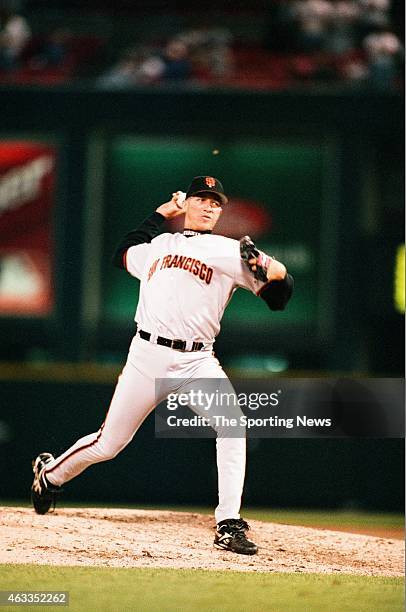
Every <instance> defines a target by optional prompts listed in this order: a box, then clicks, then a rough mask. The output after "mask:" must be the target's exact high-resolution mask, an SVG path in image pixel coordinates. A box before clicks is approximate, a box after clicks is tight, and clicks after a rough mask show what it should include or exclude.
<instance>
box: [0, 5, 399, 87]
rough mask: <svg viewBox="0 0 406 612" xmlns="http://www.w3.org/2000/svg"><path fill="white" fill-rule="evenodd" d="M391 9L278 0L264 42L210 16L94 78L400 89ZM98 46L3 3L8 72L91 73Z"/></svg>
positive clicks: (132, 49) (121, 82)
mask: <svg viewBox="0 0 406 612" xmlns="http://www.w3.org/2000/svg"><path fill="white" fill-rule="evenodd" d="M392 1H395V0H392ZM391 8H392V6H391V0H279V1H278V0H274V1H273V2H271V3H270V4H269V7H268V9H267V11H264V14H263V23H264V28H263V31H262V35H260V36H259V37H258V40H257V41H256V42H255V41H254V42H253V41H252V40H250V41H249V43H247V42H246V41H245V42H244V41H243V40H241V39H239V38H238V36H236V35H235V34H234V33H233V31H232V28H231V27H229V26H228V25H221V20H219V19H216V20H212V21H211V22H209V21H208V20H207V23H204V19H203V18H202V22H203V25H202V23H200V24H199V26H198V27H194V28H193V27H192V28H185V29H184V30H181V31H180V32H179V33H177V34H176V35H172V36H170V37H168V38H167V39H166V40H165V37H164V38H163V40H159V41H156V40H155V41H151V42H149V41H148V36H145V37H144V38H143V40H142V41H137V40H134V41H133V44H130V45H126V46H124V48H121V49H120V48H116V49H114V50H113V58H112V61H110V62H109V63H108V65H107V66H106V65H104V66H103V65H102V66H100V68H99V69H98V70H97V71H96V73H97V72H98V74H96V75H94V74H92V78H93V82H95V84H96V86H97V87H99V88H106V89H112V88H129V87H134V86H140V85H156V84H160V83H179V82H182V83H187V84H191V85H193V86H210V85H219V84H220V85H224V86H233V85H236V86H238V84H243V85H247V86H251V87H255V86H261V85H262V86H263V87H264V88H275V89H277V88H285V87H289V86H292V85H293V86H294V85H298V84H309V83H310V84H314V83H323V82H324V83H331V82H333V83H344V84H356V85H359V86H372V87H375V88H386V89H390V88H393V87H398V86H400V85H401V83H402V82H403V63H404V46H403V42H402V40H401V38H400V36H399V27H398V24H394V23H393V18H392V13H391ZM226 22H227V19H226V18H225V19H224V23H226ZM146 41H147V42H146ZM92 45H93V46H92ZM103 45H105V46H107V45H108V41H102V42H101V43H100V45H99V46H103ZM97 50H98V45H97V44H94V41H93V43H91V39H90V38H89V39H88V40H87V41H84V40H83V37H82V40H80V37H78V36H75V35H74V34H73V33H72V32H70V31H69V30H68V29H66V28H64V27H57V28H55V29H53V30H52V31H50V32H47V33H46V34H45V35H44V34H43V33H42V34H41V36H38V35H37V36H34V35H33V33H32V30H31V27H30V23H29V20H28V19H27V18H26V17H24V16H23V14H22V12H21V11H20V12H19V11H16V10H13V9H12V8H10V7H8V8H4V7H2V5H1V4H0V80H1V77H2V76H3V77H5V78H8V79H9V78H10V76H11V77H12V76H13V75H16V74H18V73H19V74H20V77H21V78H20V80H24V78H29V76H30V75H31V77H32V75H34V77H35V75H39V74H41V73H45V72H46V71H48V74H53V75H54V77H55V74H56V76H57V75H58V72H57V71H58V69H59V71H60V74H61V75H64V76H65V77H67V78H69V77H72V78H74V77H77V76H78V75H81V76H83V75H86V66H89V65H90V64H91V61H92V53H93V55H94V54H95V52H96V51H97ZM67 67H68V68H69V69H68V70H67ZM89 74H90V72H89ZM34 80H35V79H34Z"/></svg>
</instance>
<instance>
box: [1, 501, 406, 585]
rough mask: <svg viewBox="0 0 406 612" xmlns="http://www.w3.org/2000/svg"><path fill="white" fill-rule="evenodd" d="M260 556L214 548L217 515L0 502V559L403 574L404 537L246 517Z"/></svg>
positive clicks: (244, 569) (264, 570)
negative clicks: (45, 508)
mask: <svg viewBox="0 0 406 612" xmlns="http://www.w3.org/2000/svg"><path fill="white" fill-rule="evenodd" d="M250 525H251V531H250V532H249V534H248V537H250V538H252V539H253V540H254V541H255V542H256V543H257V544H258V546H259V547H260V548H259V553H258V555H255V556H252V557H251V556H243V555H235V554H233V553H229V552H223V551H220V550H217V549H215V548H214V547H213V544H212V543H213V535H214V529H213V527H214V520H213V518H211V517H210V516H206V515H202V514H193V513H187V512H170V511H167V512H164V511H153V510H126V509H110V508H77V509H75V508H59V509H58V508H57V509H56V511H55V512H53V513H52V512H51V513H48V514H46V515H44V516H39V515H37V514H35V513H34V512H33V510H31V509H28V508H13V507H5V508H2V510H1V514H0V526H1V532H2V547H1V550H0V563H15V564H17V563H35V564H40V565H54V566H60V565H78V566H105V567H106V566H107V567H148V568H154V567H165V568H187V569H212V570H239V571H249V572H298V573H299V572H302V573H343V574H357V575H366V576H403V569H404V543H403V542H402V541H401V540H396V539H389V538H381V537H372V536H367V535H359V534H350V533H345V532H339V531H329V530H326V529H323V530H321V529H314V528H309V527H300V526H294V525H282V524H277V523H269V522H261V521H254V520H252V521H251V520H250Z"/></svg>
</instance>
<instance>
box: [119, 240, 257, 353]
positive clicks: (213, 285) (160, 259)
mask: <svg viewBox="0 0 406 612" xmlns="http://www.w3.org/2000/svg"><path fill="white" fill-rule="evenodd" d="M125 265H126V269H127V271H128V272H129V273H130V274H131V275H132V276H134V277H136V278H138V279H139V280H140V281H141V290H140V297H139V301H138V307H137V311H136V314H135V320H136V322H137V324H138V326H139V328H140V329H143V330H144V331H147V332H150V333H153V334H157V335H160V336H164V337H165V338H171V339H181V340H193V341H196V342H204V343H212V342H213V341H214V338H215V336H217V334H218V333H219V331H220V321H221V317H222V316H223V312H224V309H225V308H226V306H227V304H228V302H229V301H230V299H231V297H232V295H233V293H234V291H235V290H236V289H237V288H238V287H243V288H244V289H248V290H250V291H252V292H253V293H255V294H257V293H258V291H259V290H260V289H261V288H262V287H263V285H264V284H265V283H264V282H261V281H258V280H256V279H255V278H254V277H253V275H252V273H251V272H250V271H249V270H248V268H247V267H246V266H245V264H244V263H243V261H242V260H241V256H240V244H239V242H238V241H237V240H232V239H231V238H226V237H224V236H218V235H213V234H198V235H193V236H184V235H183V234H180V233H176V234H169V233H164V234H160V235H159V236H157V237H156V238H154V239H153V240H152V241H151V242H149V243H143V244H139V245H136V246H132V247H130V248H129V249H128V250H127V254H126V259H125Z"/></svg>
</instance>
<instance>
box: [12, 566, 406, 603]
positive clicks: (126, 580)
mask: <svg viewBox="0 0 406 612" xmlns="http://www.w3.org/2000/svg"><path fill="white" fill-rule="evenodd" d="M0 589H1V590H13V589H14V590H23V589H24V590H35V591H41V590H54V591H69V593H70V605H69V608H60V609H61V610H63V609H68V610H69V611H70V612H72V611H73V610H89V611H90V612H91V611H93V610H95V611H97V612H101V611H103V610H106V611H107V610H108V611H112V612H116V611H121V610H135V611H136V612H143V611H148V612H154V611H157V612H158V611H159V612H172V611H173V612H175V611H176V612H183V611H185V612H194V611H213V612H214V611H216V612H217V611H218V612H250V611H251V610H257V611H261V612H262V611H266V610H272V611H278V610H288V611H289V612H290V611H295V610H297V611H299V610H300V611H301V612H303V611H312V612H313V610H314V611H318V610H320V611H321V610H329V611H335V610H336V611H337V612H338V611H340V612H341V611H342V610H352V611H354V612H355V611H356V612H358V611H363V610H365V611H366V610H368V611H371V612H375V611H376V610H379V611H380V612H381V611H383V610H388V612H389V611H390V612H396V611H397V610H403V580H402V579H400V578H380V577H379V578H370V577H363V576H348V575H342V576H337V575H322V574H276V573H275V574H271V573H268V574H265V573H255V574H254V573H252V574H250V573H243V572H241V573H240V572H227V573H225V572H210V571H201V570H199V571H198V570H166V569H155V570H149V569H116V568H114V569H112V568H83V567H66V568H62V567H48V566H35V565H14V566H11V565H0ZM12 609H14V610H15V607H14V608H11V607H8V606H7V607H2V610H12ZM30 609H31V607H30ZM32 609H33V610H34V609H35V610H45V609H49V608H45V607H43V606H38V607H35V608H32ZM51 609H55V608H53V607H52V608H51Z"/></svg>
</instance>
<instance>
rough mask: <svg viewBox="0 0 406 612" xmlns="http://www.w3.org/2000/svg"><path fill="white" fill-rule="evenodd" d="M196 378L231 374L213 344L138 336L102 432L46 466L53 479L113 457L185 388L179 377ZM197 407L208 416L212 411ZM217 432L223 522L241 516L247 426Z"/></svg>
mask: <svg viewBox="0 0 406 612" xmlns="http://www.w3.org/2000/svg"><path fill="white" fill-rule="evenodd" d="M158 378H159V379H167V380H168V387H167V388H166V393H165V395H163V396H162V397H157V395H156V384H155V379H158ZM171 378H173V379H175V380H174V384H175V382H176V384H177V387H176V388H175V387H174V388H172V389H171V388H170V385H171V382H170V379H171ZM193 378H201V379H214V378H222V379H227V376H226V374H225V372H224V371H223V369H222V367H221V366H220V364H219V362H218V360H217V359H216V357H215V356H214V355H213V354H212V352H211V350H203V351H198V352H181V351H175V350H173V349H170V348H167V347H165V346H160V345H157V344H152V343H150V342H147V341H145V340H142V339H141V338H139V337H138V336H135V337H134V339H133V341H132V343H131V347H130V351H129V353H128V359H127V362H126V364H125V366H124V368H123V371H122V373H121V374H120V376H119V379H118V382H117V386H116V389H115V391H114V395H113V398H112V401H111V404H110V407H109V409H108V412H107V415H106V418H105V420H104V423H103V424H102V426H101V427H100V429H99V430H98V431H97V432H95V433H91V434H89V435H87V436H85V437H83V438H81V439H80V440H78V441H77V442H76V443H75V444H74V445H73V446H71V448H69V449H68V450H67V451H66V452H65V453H63V454H62V455H60V456H59V457H57V458H56V459H55V460H54V461H53V462H52V463H50V464H49V467H47V469H46V477H47V479H48V480H49V482H51V483H52V484H55V485H62V484H64V483H65V482H68V481H69V480H72V478H74V477H75V476H78V474H80V473H81V472H83V471H84V470H85V469H86V468H87V467H89V466H90V465H92V464H94V463H98V462H101V461H107V460H108V459H113V457H115V456H116V455H117V454H118V453H119V452H120V451H121V450H122V449H123V448H124V447H125V446H126V445H127V444H128V443H129V442H130V441H131V440H132V438H133V436H134V434H135V433H136V432H137V430H138V428H139V427H140V426H141V424H142V423H143V421H144V420H145V419H146V417H147V416H148V415H149V414H150V412H152V410H153V409H154V408H155V406H156V405H158V404H159V403H160V402H161V401H162V400H163V399H165V396H166V395H167V394H168V393H169V392H177V393H179V392H180V391H182V389H179V379H182V380H184V381H185V383H186V384H185V388H186V387H187V381H189V382H190V379H193ZM224 382H226V381H224ZM227 382H228V381H227ZM165 386H166V385H165ZM192 409H193V410H194V412H196V413H197V414H201V415H202V416H205V417H207V413H204V412H201V411H199V409H196V408H193V407H192ZM232 414H233V416H234V417H235V418H237V419H239V417H240V416H241V415H242V412H241V410H240V408H239V407H238V405H237V406H234V407H233V408H232ZM229 415H230V412H229V411H228V416H229ZM240 431H241V430H240ZM216 433H217V439H216V454H217V471H218V494H219V503H218V506H217V508H216V510H215V519H216V523H219V522H220V521H222V520H224V519H229V518H239V517H240V514H239V511H240V505H241V496H242V490H243V485H244V476H245V457H246V440H245V431H243V435H242V437H238V438H237V437H230V431H229V430H227V428H221V427H218V428H216Z"/></svg>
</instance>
